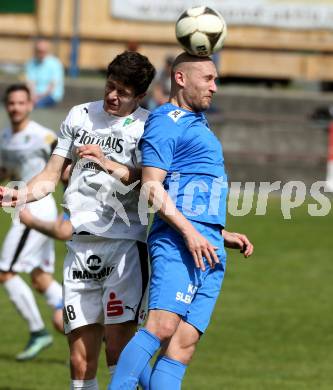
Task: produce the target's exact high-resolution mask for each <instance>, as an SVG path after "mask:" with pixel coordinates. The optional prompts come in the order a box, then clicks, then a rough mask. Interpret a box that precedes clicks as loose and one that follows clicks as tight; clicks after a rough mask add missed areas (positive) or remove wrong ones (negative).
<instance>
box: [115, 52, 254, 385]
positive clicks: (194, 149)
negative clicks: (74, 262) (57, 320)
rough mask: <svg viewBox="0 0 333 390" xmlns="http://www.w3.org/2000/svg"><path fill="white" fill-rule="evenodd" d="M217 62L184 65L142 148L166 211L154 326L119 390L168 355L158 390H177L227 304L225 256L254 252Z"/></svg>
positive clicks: (156, 380) (153, 290) (154, 193)
mask: <svg viewBox="0 0 333 390" xmlns="http://www.w3.org/2000/svg"><path fill="white" fill-rule="evenodd" d="M216 77H217V72H216V68H215V65H214V63H213V62H212V60H211V59H210V58H208V57H205V58H199V57H192V56H190V55H188V54H186V53H183V54H181V55H179V56H178V57H177V58H176V60H175V62H174V64H173V68H172V74H171V78H172V80H171V94H170V99H169V102H168V103H166V104H164V105H162V106H160V107H159V108H157V109H156V110H155V111H153V112H152V113H151V114H150V116H149V118H148V120H147V122H146V124H145V130H144V134H143V137H142V139H141V149H142V166H143V168H142V185H143V189H144V190H145V193H146V196H147V198H148V200H149V202H150V203H152V204H155V206H157V205H159V207H158V208H159V211H158V213H157V214H156V215H155V219H154V222H153V225H152V228H151V230H150V234H149V237H148V248H149V255H150V259H151V268H152V275H151V284H150V291H149V314H148V319H147V323H146V325H145V327H144V328H142V329H141V330H140V331H139V332H137V334H136V335H135V336H134V337H133V338H132V340H131V341H130V342H129V343H128V344H127V346H126V347H125V349H124V351H123V352H122V354H121V356H120V359H119V361H118V365H117V368H116V372H115V375H114V377H113V380H112V383H111V384H110V386H109V390H120V389H135V386H136V384H137V382H138V377H139V375H140V373H141V371H142V370H143V369H144V368H145V366H146V364H147V363H148V362H149V360H150V359H151V357H152V356H153V355H154V354H155V352H156V351H157V350H158V349H160V348H161V351H160V355H159V357H158V358H157V360H156V363H155V366H154V368H153V373H152V376H151V380H150V389H151V390H156V389H158V390H170V389H172V390H177V389H180V388H181V383H182V380H183V376H184V374H185V370H186V367H187V365H188V364H189V362H190V360H191V358H192V356H193V353H194V351H195V347H196V344H197V343H198V341H199V339H200V336H201V335H202V334H203V333H204V332H205V330H206V328H207V326H208V324H209V321H210V317H211V314H212V312H213V309H214V305H215V302H216V299H217V297H218V295H219V292H220V289H221V285H222V281H223V277H224V272H225V266H226V253H225V250H224V247H225V246H227V247H230V248H236V249H240V251H241V252H243V254H244V256H245V257H248V256H250V255H251V254H252V252H253V245H252V244H251V242H250V241H249V240H248V238H247V237H246V236H245V235H243V234H239V233H230V232H227V231H226V230H225V229H224V227H225V222H226V221H225V219H226V197H227V191H228V185H227V177H226V173H225V169H224V159H223V152H222V147H221V144H220V142H219V140H218V139H217V137H216V136H215V135H214V133H213V132H212V131H211V130H210V128H209V125H208V123H207V120H206V118H205V116H204V114H203V111H205V110H207V109H208V108H209V106H210V104H211V101H212V97H213V95H214V93H215V92H216V90H217V87H216V84H215V79H216Z"/></svg>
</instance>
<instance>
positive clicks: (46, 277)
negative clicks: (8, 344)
mask: <svg viewBox="0 0 333 390" xmlns="http://www.w3.org/2000/svg"><path fill="white" fill-rule="evenodd" d="M4 104H5V107H6V110H7V114H8V117H9V119H10V126H9V127H7V128H6V129H4V131H3V132H2V133H1V135H0V176H1V177H2V178H3V179H4V178H8V179H12V180H16V181H19V182H16V184H17V185H18V184H19V183H21V184H22V183H23V184H24V182H27V181H28V180H30V179H31V178H32V177H33V176H34V175H36V174H38V173H39V172H40V171H42V170H43V168H44V167H45V165H46V163H47V160H48V158H49V156H50V154H51V152H52V150H53V147H54V142H55V141H56V135H55V133H54V132H53V131H52V130H50V129H47V128H45V127H43V126H41V125H40V124H38V123H36V122H34V121H32V120H30V118H29V115H30V112H31V111H32V108H33V104H32V100H31V96H30V91H29V89H28V88H27V86H26V85H24V84H13V85H10V86H9V87H8V88H7V90H6V92H5V95H4ZM29 210H30V211H29V212H30V213H31V215H33V216H36V215H38V217H39V218H40V219H41V220H42V221H43V222H44V223H53V221H54V220H55V218H56V205H55V202H54V199H53V198H52V196H51V195H49V196H47V197H46V198H44V199H43V200H40V201H38V202H35V203H33V204H31V205H29ZM53 271H54V244H53V241H52V240H51V239H50V238H48V237H46V236H45V235H42V234H40V233H39V232H37V231H35V230H31V229H29V228H26V226H24V225H23V224H20V223H19V220H18V219H14V221H13V224H12V226H11V228H10V230H9V232H8V233H7V235H6V238H5V240H4V242H3V243H2V251H1V255H0V283H1V284H3V286H4V287H5V290H6V291H7V293H8V296H9V298H10V300H11V301H12V302H13V303H14V305H15V307H16V308H17V310H18V312H19V313H20V314H21V315H22V316H23V318H24V319H25V320H26V321H27V323H28V325H29V330H30V334H31V335H30V339H29V342H28V344H27V346H26V348H25V349H24V351H23V352H21V353H19V354H18V355H17V356H16V359H17V360H28V359H32V358H34V357H35V356H36V355H37V354H38V353H39V352H40V351H41V350H42V349H44V348H46V347H48V346H50V345H51V344H52V340H53V338H52V336H51V335H50V334H49V333H48V332H47V330H46V329H45V324H44V321H43V320H42V317H41V315H40V312H39V309H38V306H37V303H36V301H35V298H34V296H33V294H32V291H31V289H30V287H29V286H28V285H27V284H26V282H25V281H24V280H23V279H22V278H21V277H20V276H19V273H20V272H24V273H28V274H30V276H31V280H32V284H33V287H34V288H35V289H36V290H37V291H38V292H40V293H42V294H43V295H44V296H45V299H46V301H47V303H48V304H49V305H50V306H51V307H52V309H53V310H54V317H53V320H54V325H55V327H56V329H57V330H59V331H63V325H62V288H61V285H60V284H59V283H58V282H57V281H56V280H54V279H53V277H52V273H53Z"/></svg>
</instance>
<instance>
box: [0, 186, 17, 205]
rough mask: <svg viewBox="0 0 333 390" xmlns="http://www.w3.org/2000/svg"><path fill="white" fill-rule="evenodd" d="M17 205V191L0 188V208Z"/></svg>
mask: <svg viewBox="0 0 333 390" xmlns="http://www.w3.org/2000/svg"><path fill="white" fill-rule="evenodd" d="M18 203H19V191H18V190H16V189H14V188H8V187H2V186H0V206H1V207H16V206H17V205H18Z"/></svg>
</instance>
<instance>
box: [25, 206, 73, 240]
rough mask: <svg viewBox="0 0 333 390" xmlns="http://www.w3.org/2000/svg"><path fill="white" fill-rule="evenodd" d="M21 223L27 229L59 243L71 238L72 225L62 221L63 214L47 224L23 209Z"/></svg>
mask: <svg viewBox="0 0 333 390" xmlns="http://www.w3.org/2000/svg"><path fill="white" fill-rule="evenodd" d="M20 220H21V222H22V223H23V224H24V225H26V226H27V227H29V228H30V229H34V230H37V231H39V232H40V233H43V234H45V235H46V236H49V237H51V238H55V239H57V240H61V241H67V240H69V239H70V238H71V237H72V230H73V229H72V224H71V223H70V221H68V220H64V219H63V214H61V215H59V216H58V218H57V219H56V221H52V222H48V221H44V220H41V219H39V218H36V217H34V216H33V215H32V214H31V212H30V211H29V210H28V209H27V208H25V209H23V210H21V211H20Z"/></svg>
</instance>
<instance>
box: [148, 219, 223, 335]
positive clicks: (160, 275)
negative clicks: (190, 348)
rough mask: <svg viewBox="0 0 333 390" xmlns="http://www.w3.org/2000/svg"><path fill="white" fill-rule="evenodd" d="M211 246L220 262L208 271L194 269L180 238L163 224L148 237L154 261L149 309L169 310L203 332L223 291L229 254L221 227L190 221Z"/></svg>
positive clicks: (207, 268) (152, 263) (150, 253)
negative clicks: (215, 248) (222, 286)
mask: <svg viewBox="0 0 333 390" xmlns="http://www.w3.org/2000/svg"><path fill="white" fill-rule="evenodd" d="M191 223H192V224H193V225H194V227H195V228H196V229H197V230H198V231H199V232H200V233H201V234H202V235H203V236H204V237H206V238H207V239H208V240H209V241H210V242H211V244H213V245H215V246H217V247H218V249H217V250H216V253H217V255H218V257H219V259H220V263H219V264H217V265H216V266H215V268H214V269H211V268H210V267H209V265H208V263H207V261H206V260H205V265H206V270H205V271H204V272H203V271H202V270H201V269H198V268H196V267H195V264H194V260H193V257H192V255H191V254H190V252H189V251H188V249H187V247H186V245H185V242H184V240H183V238H182V237H181V235H180V234H179V233H178V232H177V231H175V230H174V229H172V228H171V227H169V226H166V225H164V226H163V227H162V228H160V229H158V230H154V231H153V232H152V234H150V235H149V238H148V248H149V255H150V261H151V281H150V291H149V310H154V309H160V310H167V311H171V312H173V313H176V314H178V315H180V316H181V317H182V318H183V320H184V321H186V322H187V323H189V324H191V325H193V326H194V327H195V328H196V329H198V330H199V332H201V333H204V331H205V330H206V328H207V326H208V324H209V321H210V317H211V315H212V312H213V309H214V306H215V303H216V300H217V297H218V295H219V293H220V290H221V285H222V281H223V277H224V271H225V266H226V253H225V250H224V241H223V237H222V235H221V227H220V226H217V225H208V224H203V223H197V222H194V221H191Z"/></svg>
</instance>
